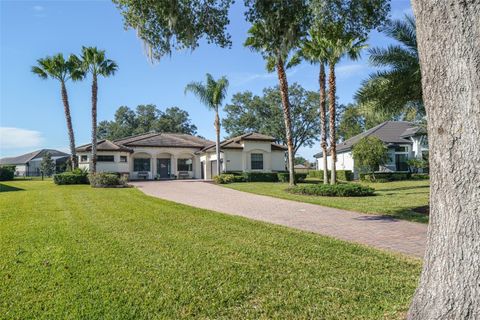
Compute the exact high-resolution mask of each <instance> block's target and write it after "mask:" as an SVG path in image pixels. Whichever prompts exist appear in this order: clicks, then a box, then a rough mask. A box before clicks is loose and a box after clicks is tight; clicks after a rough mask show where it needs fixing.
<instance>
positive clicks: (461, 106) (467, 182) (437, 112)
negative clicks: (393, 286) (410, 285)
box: [408, 0, 480, 320]
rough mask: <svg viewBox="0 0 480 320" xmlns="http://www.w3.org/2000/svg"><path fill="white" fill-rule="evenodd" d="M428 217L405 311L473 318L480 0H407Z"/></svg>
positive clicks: (479, 315) (477, 285)
mask: <svg viewBox="0 0 480 320" xmlns="http://www.w3.org/2000/svg"><path fill="white" fill-rule="evenodd" d="M413 7H414V12H415V16H416V21H417V38H418V49H419V55H420V66H421V72H422V88H423V99H424V103H425V107H426V111H427V120H428V136H429V150H430V152H429V153H430V181H431V185H430V224H429V226H428V237H427V248H426V253H425V258H424V264H423V270H422V275H421V279H420V283H419V286H418V288H417V290H416V292H415V296H414V299H413V302H412V304H411V306H410V310H409V313H408V319H415V320H430V319H472V320H473V319H480V1H478V0H465V1H458V0H422V1H420V0H414V1H413Z"/></svg>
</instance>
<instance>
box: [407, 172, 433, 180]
mask: <svg viewBox="0 0 480 320" xmlns="http://www.w3.org/2000/svg"><path fill="white" fill-rule="evenodd" d="M410 179H412V180H428V179H430V175H429V174H428V173H412V175H411V177H410Z"/></svg>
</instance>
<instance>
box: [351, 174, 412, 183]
mask: <svg viewBox="0 0 480 320" xmlns="http://www.w3.org/2000/svg"><path fill="white" fill-rule="evenodd" d="M410 176H411V174H410V173H409V172H376V173H375V174H365V173H361V174H360V180H362V181H369V182H389V181H400V180H408V179H410Z"/></svg>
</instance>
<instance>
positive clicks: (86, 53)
mask: <svg viewBox="0 0 480 320" xmlns="http://www.w3.org/2000/svg"><path fill="white" fill-rule="evenodd" d="M81 59H82V65H83V69H84V71H85V72H88V73H90V74H91V75H92V157H91V158H92V159H91V161H90V172H91V173H95V172H96V171H97V93H98V85H97V78H98V76H103V77H109V76H112V75H113V74H115V72H116V71H117V69H118V66H117V64H116V63H115V61H113V60H110V59H106V58H105V50H98V49H97V48H96V47H82V56H81Z"/></svg>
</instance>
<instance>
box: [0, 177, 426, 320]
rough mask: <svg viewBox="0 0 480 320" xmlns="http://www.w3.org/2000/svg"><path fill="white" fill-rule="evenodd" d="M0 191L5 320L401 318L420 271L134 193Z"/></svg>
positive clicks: (30, 185) (355, 249)
mask: <svg viewBox="0 0 480 320" xmlns="http://www.w3.org/2000/svg"><path fill="white" fill-rule="evenodd" d="M2 184H3V187H2V191H4V192H1V193H0V248H1V250H0V281H1V285H0V318H5V319H15V318H16V319H41V318H43V319H63V318H69V319H78V318H82V319H139V318H143V319H147V318H148V319H151V318H170V319H177V318H215V319H218V318H228V319H243V318H250V319H257V318H282V319H292V318H316V319H384V318H386V319H400V318H401V317H402V316H403V315H404V313H405V310H407V307H408V304H409V302H410V299H411V297H412V294H413V292H414V289H415V286H416V283H417V279H418V275H419V271H420V262H419V261H418V260H413V259H407V258H404V257H400V256H397V255H393V254H389V253H385V252H381V251H378V250H375V249H370V248H366V247H363V246H360V245H354V244H349V243H345V242H342V241H337V240H333V239H331V238H327V237H322V236H318V235H315V234H310V233H305V232H301V231H295V230H292V229H288V228H284V227H279V226H274V225H270V224H265V223H260V222H254V221H250V220H247V219H244V218H240V217H233V216H228V215H223V214H219V213H215V212H211V211H207V210H202V209H195V208H191V207H188V206H184V205H180V204H175V203H172V202H168V201H162V200H160V199H156V198H152V197H148V196H145V195H144V194H142V193H141V192H140V191H138V190H136V189H133V188H127V189H92V188H90V187H89V186H85V185H81V186H80V185H74V186H56V185H54V184H53V183H52V182H50V181H43V182H42V181H15V182H8V183H7V182H2Z"/></svg>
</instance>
